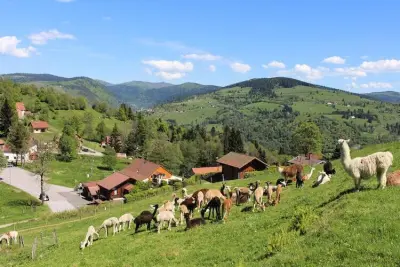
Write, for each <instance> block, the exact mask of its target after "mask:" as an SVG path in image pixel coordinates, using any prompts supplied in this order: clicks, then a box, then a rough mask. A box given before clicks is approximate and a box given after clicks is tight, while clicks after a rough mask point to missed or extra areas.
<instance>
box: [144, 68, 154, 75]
mask: <svg viewBox="0 0 400 267" xmlns="http://www.w3.org/2000/svg"><path fill="white" fill-rule="evenodd" d="M144 71H145V72H146V73H147V74H148V75H152V74H153V71H152V70H151V69H150V68H144Z"/></svg>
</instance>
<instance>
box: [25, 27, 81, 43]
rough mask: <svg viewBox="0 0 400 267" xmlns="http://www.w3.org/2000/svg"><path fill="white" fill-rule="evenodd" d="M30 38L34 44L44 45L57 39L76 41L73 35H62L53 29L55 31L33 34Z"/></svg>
mask: <svg viewBox="0 0 400 267" xmlns="http://www.w3.org/2000/svg"><path fill="white" fill-rule="evenodd" d="M28 38H29V39H30V40H31V41H32V43H33V44H36V45H44V44H46V43H47V41H49V40H55V39H69V40H73V39H75V36H73V35H72V34H67V33H62V32H59V31H58V30H56V29H53V30H49V31H47V32H40V33H35V34H31V35H29V37H28Z"/></svg>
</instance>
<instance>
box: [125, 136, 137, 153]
mask: <svg viewBox="0 0 400 267" xmlns="http://www.w3.org/2000/svg"><path fill="white" fill-rule="evenodd" d="M135 141H136V140H135V132H134V131H133V130H132V131H131V132H130V133H129V134H128V137H127V139H126V143H125V153H126V154H127V155H128V156H136V152H137V146H136V143H135Z"/></svg>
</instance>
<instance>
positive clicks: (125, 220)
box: [118, 213, 135, 231]
mask: <svg viewBox="0 0 400 267" xmlns="http://www.w3.org/2000/svg"><path fill="white" fill-rule="evenodd" d="M134 220H135V218H134V217H133V216H132V214H130V213H125V214H124V215H122V216H121V217H119V219H118V221H119V231H125V224H128V229H131V223H133V221H134Z"/></svg>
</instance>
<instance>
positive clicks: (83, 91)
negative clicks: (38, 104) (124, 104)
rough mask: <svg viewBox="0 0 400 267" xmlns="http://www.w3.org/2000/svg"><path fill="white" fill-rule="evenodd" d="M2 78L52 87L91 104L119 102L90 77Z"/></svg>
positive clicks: (42, 75) (18, 75) (26, 76)
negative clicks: (81, 97) (84, 99)
mask: <svg viewBox="0 0 400 267" xmlns="http://www.w3.org/2000/svg"><path fill="white" fill-rule="evenodd" d="M1 77H3V78H6V79H10V80H12V81H14V82H17V83H28V84H34V85H36V86H38V87H52V88H54V89H57V90H61V91H64V92H66V93H68V94H71V95H75V96H84V97H85V98H86V99H87V100H88V101H89V102H91V103H94V102H106V103H108V104H110V105H113V106H116V105H117V104H118V102H119V101H118V100H117V99H116V98H115V97H114V96H113V95H112V94H110V93H109V92H108V91H107V88H106V86H105V85H104V82H100V81H97V80H94V79H91V78H88V77H73V78H65V77H60V76H55V75H51V74H30V73H13V74H5V75H2V76H1Z"/></svg>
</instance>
